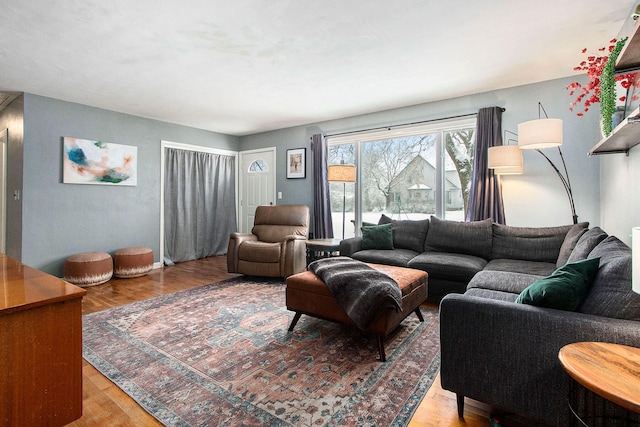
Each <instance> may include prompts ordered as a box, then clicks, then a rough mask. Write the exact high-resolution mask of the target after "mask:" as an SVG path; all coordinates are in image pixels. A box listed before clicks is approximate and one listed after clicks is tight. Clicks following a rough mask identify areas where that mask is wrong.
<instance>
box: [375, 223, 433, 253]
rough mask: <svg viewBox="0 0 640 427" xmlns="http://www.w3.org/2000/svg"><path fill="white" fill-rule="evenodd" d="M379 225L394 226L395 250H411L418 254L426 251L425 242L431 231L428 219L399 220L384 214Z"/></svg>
mask: <svg viewBox="0 0 640 427" xmlns="http://www.w3.org/2000/svg"><path fill="white" fill-rule="evenodd" d="M378 224H392V227H393V247H394V248H395V249H409V250H412V251H414V252H418V253H420V252H422V251H423V250H424V240H425V238H426V236H427V230H429V220H428V219H422V220H410V219H407V220H398V219H391V218H389V217H388V216H386V215H384V214H383V215H382V216H381V217H380V221H379V222H378Z"/></svg>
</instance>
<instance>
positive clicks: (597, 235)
mask: <svg viewBox="0 0 640 427" xmlns="http://www.w3.org/2000/svg"><path fill="white" fill-rule="evenodd" d="M607 236H608V234H607V233H605V232H604V231H603V230H602V229H601V228H600V227H593V228H592V229H591V230H588V231H587V232H586V233H584V234H583V235H582V236H580V238H579V239H578V242H577V243H576V246H575V248H573V250H572V251H571V255H569V259H567V262H575V261H580V260H581V259H586V258H587V256H588V255H589V253H590V252H591V251H592V250H593V249H594V248H595V247H596V246H598V244H599V243H600V242H602V241H603V240H604V239H606V238H607Z"/></svg>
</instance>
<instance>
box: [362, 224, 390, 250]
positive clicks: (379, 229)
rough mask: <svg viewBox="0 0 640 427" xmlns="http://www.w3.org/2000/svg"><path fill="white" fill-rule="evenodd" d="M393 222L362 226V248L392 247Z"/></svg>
mask: <svg viewBox="0 0 640 427" xmlns="http://www.w3.org/2000/svg"><path fill="white" fill-rule="evenodd" d="M392 226H393V224H383V225H370V226H364V227H362V228H361V230H362V249H393V228H392Z"/></svg>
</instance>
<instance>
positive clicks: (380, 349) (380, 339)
mask: <svg viewBox="0 0 640 427" xmlns="http://www.w3.org/2000/svg"><path fill="white" fill-rule="evenodd" d="M378 352H379V353H380V361H381V362H386V361H387V355H386V354H385V352H384V335H378Z"/></svg>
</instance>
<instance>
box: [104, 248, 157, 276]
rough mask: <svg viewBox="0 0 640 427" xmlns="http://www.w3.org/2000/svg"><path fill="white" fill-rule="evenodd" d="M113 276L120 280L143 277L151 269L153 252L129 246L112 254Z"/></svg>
mask: <svg viewBox="0 0 640 427" xmlns="http://www.w3.org/2000/svg"><path fill="white" fill-rule="evenodd" d="M113 266H114V268H113V275H114V276H116V277H119V278H121V279H128V278H132V277H139V276H144V275H145V274H147V273H148V272H150V271H151V269H152V268H153V250H152V249H151V248H148V247H146V246H131V247H128V248H122V249H118V250H117V251H115V252H114V253H113Z"/></svg>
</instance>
